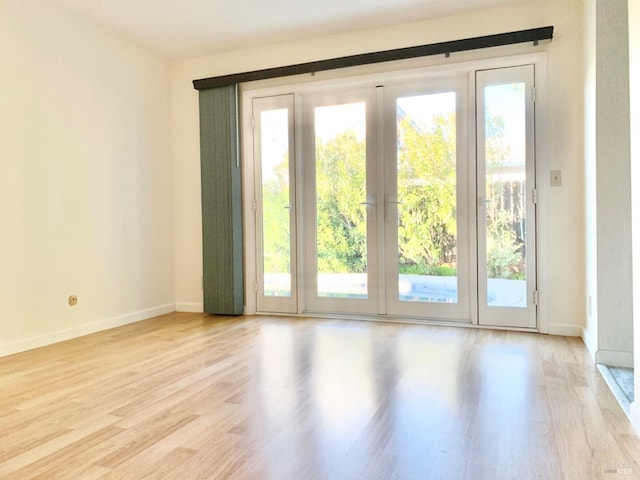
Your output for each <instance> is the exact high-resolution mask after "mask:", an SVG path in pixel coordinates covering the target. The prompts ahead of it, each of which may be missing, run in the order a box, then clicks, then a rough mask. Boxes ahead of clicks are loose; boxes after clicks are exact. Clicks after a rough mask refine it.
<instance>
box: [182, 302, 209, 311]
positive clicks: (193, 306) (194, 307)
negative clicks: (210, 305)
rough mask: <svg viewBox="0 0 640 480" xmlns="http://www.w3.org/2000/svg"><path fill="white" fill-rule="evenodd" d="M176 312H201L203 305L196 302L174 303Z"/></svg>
mask: <svg viewBox="0 0 640 480" xmlns="http://www.w3.org/2000/svg"><path fill="white" fill-rule="evenodd" d="M176 312H189V313H202V312H204V305H203V304H202V303H197V302H193V303H189V302H182V303H176Z"/></svg>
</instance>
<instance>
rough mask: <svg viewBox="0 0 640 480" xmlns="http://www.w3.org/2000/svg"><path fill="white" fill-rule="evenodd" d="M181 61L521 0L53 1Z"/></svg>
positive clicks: (52, 0)
mask: <svg viewBox="0 0 640 480" xmlns="http://www.w3.org/2000/svg"><path fill="white" fill-rule="evenodd" d="M50 1H51V2H53V3H56V4H58V5H59V6H62V7H64V8H65V9H67V10H69V11H71V12H72V13H74V14H76V15H78V16H81V17H84V18H86V19H89V20H90V21H93V22H96V23H98V24H100V25H101V26H102V27H104V28H106V29H108V30H111V31H114V32H116V33H119V34H120V35H123V36H125V37H127V38H129V39H130V40H132V41H134V42H136V43H138V44H140V45H142V46H144V47H146V48H149V49H151V50H154V51H156V52H158V53H159V54H161V55H163V56H166V57H171V58H177V57H188V56H196V55H203V54H206V53H214V52H219V51H223V50H231V49H235V48H241V47H248V46H252V45H259V44H264V43H274V42H280V41H290V40H296V39H302V38H308V37H314V36H321V35H328V34H332V33H339V32H346V31H352V30H360V29H366V28H374V27H381V26H385V25H393V24H397V23H402V22H408V21H413V20H416V19H428V18H433V17H440V16H444V15H449V14H453V13H457V12H460V11H462V10H469V9H473V10H476V9H483V8H488V7H492V6H497V5H504V4H510V3H518V2H519V1H521V0H315V1H312V0H231V1H229V0H226V1H224V0H133V1H132V0H109V1H105V0H50Z"/></svg>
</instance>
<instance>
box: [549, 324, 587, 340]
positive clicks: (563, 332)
mask: <svg viewBox="0 0 640 480" xmlns="http://www.w3.org/2000/svg"><path fill="white" fill-rule="evenodd" d="M544 333H548V334H549V335H560V336H563V337H581V336H582V327H581V326H580V325H571V324H563V323H554V324H551V325H549V326H548V328H547V331H546V332H544Z"/></svg>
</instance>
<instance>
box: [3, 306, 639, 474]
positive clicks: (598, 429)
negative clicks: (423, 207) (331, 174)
mask: <svg viewBox="0 0 640 480" xmlns="http://www.w3.org/2000/svg"><path fill="white" fill-rule="evenodd" d="M0 385H2V389H1V390H0V478H2V479H7V480H44V479H47V480H49V479H52V478H56V479H60V480H67V479H68V480H71V479H82V480H94V479H95V480H142V479H152V480H173V479H175V480H185V479H188V480H198V479H203V480H204V479H207V480H218V479H227V478H229V479H234V480H238V479H239V480H257V479H260V480H289V479H296V480H297V479H301V478H304V479H305V480H306V479H308V480H325V479H331V480H335V479H338V480H340V479H344V480H378V479H379V480H383V479H385V480H390V479H397V480H418V479H419V480H425V479H427V480H428V479H434V480H435V479H437V480H440V479H447V480H448V479H452V480H456V479H471V480H483V479H491V480H495V479H499V480H505V479H506V480H508V479H514V480H515V479H517V480H526V479H552V480H565V479H566V480H573V479H581V480H582V479H586V480H589V479H601V478H604V479H607V478H618V477H617V473H618V472H619V471H620V472H624V473H625V476H624V478H640V464H639V462H640V439H639V438H638V437H637V436H636V435H635V432H634V431H633V428H632V427H631V425H630V423H629V422H628V420H627V419H626V417H625V415H624V413H623V412H622V410H621V409H620V408H619V406H618V405H617V403H616V400H615V399H614V397H613V395H612V394H611V392H610V391H609V389H608V387H607V385H606V383H605V382H604V381H603V380H602V378H601V377H600V375H599V373H598V371H597V370H596V368H595V366H594V365H593V363H592V361H591V359H590V356H589V355H588V353H587V352H586V349H585V348H584V345H583V344H582V342H581V341H580V340H579V339H575V338H567V337H554V336H546V335H536V334H528V333H522V332H509V331H497V330H486V329H471V328H456V327H434V326H426V325H415V324H406V325H403V324H398V323H393V324H391V323H389V324H386V323H377V322H362V321H350V320H345V319H342V320H331V319H312V318H279V317H269V316H263V317H244V316H240V317H215V316H206V315H202V314H188V313H174V314H168V315H163V316H161V317H157V318H154V319H151V320H148V321H144V322H138V323H136V324H132V325H126V326H123V327H118V328H115V329H112V330H109V331H105V332H100V333H98V334H94V335H89V336H86V337H82V338H78V339H75V340H71V341H67V342H63V343H60V344H57V345H51V346H49V347H45V348H41V349H37V350H33V351H30V352H24V353H21V354H17V355H12V356H10V357H5V358H0ZM619 469H622V470H619ZM613 472H616V475H613Z"/></svg>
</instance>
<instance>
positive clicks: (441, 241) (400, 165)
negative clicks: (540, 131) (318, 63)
mask: <svg viewBox="0 0 640 480" xmlns="http://www.w3.org/2000/svg"><path fill="white" fill-rule="evenodd" d="M533 81H534V67H533V66H532V65H528V66H524V67H512V68H502V69H495V70H486V71H477V72H468V73H465V74H460V75H457V76H450V77H447V78H440V79H437V80H434V79H431V80H423V81H420V82H412V83H406V82H405V83H400V82H398V83H396V84H393V85H386V86H382V85H378V86H370V87H363V88H359V89H357V90H348V91H344V90H339V89H336V90H332V91H327V90H324V91H323V92H322V93H318V92H316V93H313V92H312V93H308V92H307V91H303V92H301V93H296V94H295V95H294V94H291V95H281V96H276V97H267V98H257V99H253V112H252V115H253V118H254V120H253V121H254V125H255V128H254V130H253V139H254V147H253V148H254V152H253V154H254V158H255V170H256V175H255V192H256V194H255V204H254V206H255V211H256V217H255V218H256V252H257V262H256V264H257V265H256V272H257V277H258V279H257V282H256V298H257V301H256V305H257V310H258V311H264V312H283V313H296V312H298V313H302V312H315V313H345V314H354V313H356V314H362V315H369V316H387V317H392V318H403V317H407V318H414V319H415V318H417V319H435V320H440V319H442V320H457V321H466V322H478V323H479V324H481V325H494V326H508V327H518V328H520V327H521V328H535V327H536V308H535V297H536V275H535V273H536V272H535V271H536V265H535V247H536V244H535V216H536V214H535V204H534V203H533V199H534V198H533V195H534V194H533V192H534V189H535V181H534V179H535V148H534V145H535V143H534V139H535V136H534V102H533V86H534V85H533ZM471 82H475V89H474V88H473V87H472V88H470V83H471ZM294 99H295V106H294ZM474 132H475V135H474Z"/></svg>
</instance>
